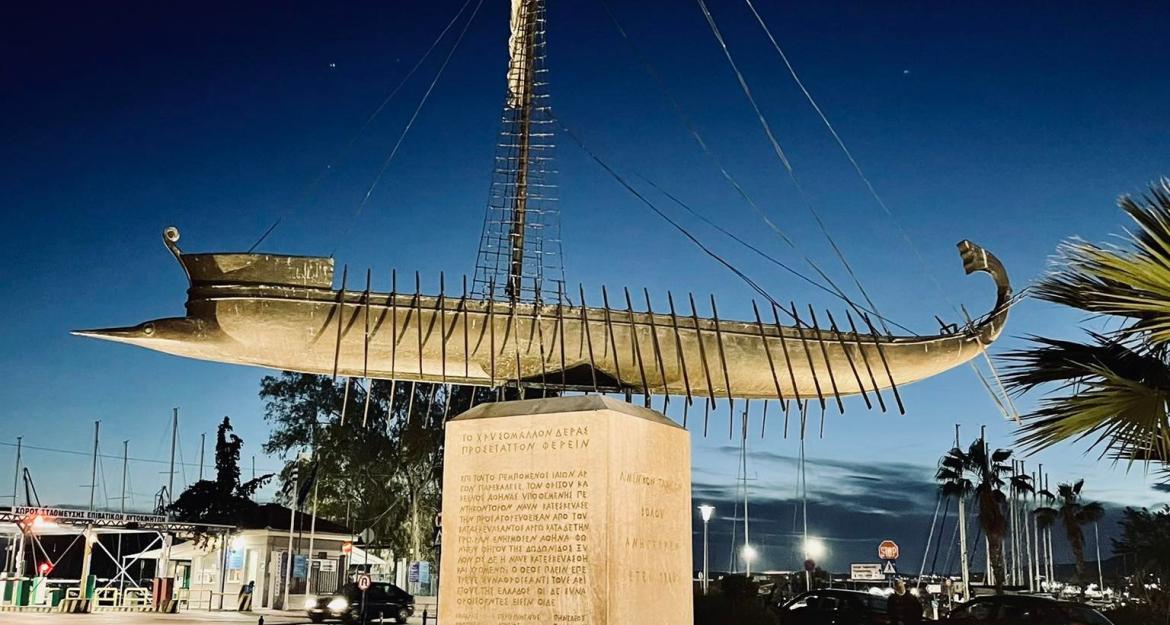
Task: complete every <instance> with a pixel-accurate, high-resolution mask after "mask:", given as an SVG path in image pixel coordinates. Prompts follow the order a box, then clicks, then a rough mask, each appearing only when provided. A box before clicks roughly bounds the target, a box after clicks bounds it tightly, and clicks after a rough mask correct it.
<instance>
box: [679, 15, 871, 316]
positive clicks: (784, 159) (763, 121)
mask: <svg viewBox="0 0 1170 625" xmlns="http://www.w3.org/2000/svg"><path fill="white" fill-rule="evenodd" d="M695 1H696V2H698V4H699V8H700V9H702V11H703V17H705V18H706V19H707V24H708V25H709V26H710V27H711V33H712V34H713V35H715V40H716V41H718V43H719V47H720V49H722V50H723V56H724V57H725V58H726V59H727V62H728V64H729V65H730V66H731V69H732V71H733V72H734V73H735V77H736V79H737V80H738V81H739V86H740V89H741V90H742V91H743V94H744V96H745V97H746V98H747V100H748V102H749V103H750V104H751V106H752V109H753V110H754V111H755V113H756V118H757V119H758V120H759V122H760V128H761V129H763V131H764V134H765V135H766V136H767V138H768V142H769V143H770V144H771V146H772V151H773V152H774V153H775V154H776V157H777V158H778V159H780V162H781V163H782V164H783V165H784V170H785V172H786V173H787V174H788V178H789V179H790V180H791V181H792V184H793V186H794V187H796V190H797V193H798V194H799V195H800V197H801V199H802V200H803V201H804V205H805V208H807V209H808V212H809V214H810V215H812V217H813V220H814V221H815V222H816V224H817V228H819V229H820V231H821V234H823V235H824V237H825V240H826V241H828V242H829V246H830V247H831V248H832V249H833V252H834V254H836V255H837V259H838V260H840V261H841V265H842V266H843V267H844V268H845V271H846V272H847V273H848V274H849V277H850V278H852V279H853V283H854V285H856V286H857V290H858V291H860V292H861V296H862V298H864V299H865V302H866V303H867V304H869V307H870V308H873V309H875V310H876V309H877V306H876V305H875V304H874V303H873V300H872V299H871V298H870V296H869V293H868V292H867V291H866V290H865V287H864V286H862V284H861V280H860V279H859V278H858V277H857V274H856V273H855V272H854V271H853V267H852V265H850V264H849V261H848V259H846V258H845V254H844V252H842V251H841V248H840V247H839V246H838V245H837V242H836V240H834V239H833V237H832V235H831V234H829V229H828V227H826V226H825V222H824V220H822V219H821V215H820V213H818V212H817V210H816V208H815V207H814V206H813V203H812V199H811V198H810V197H809V195H808V192H807V191H805V189H804V186H803V185H801V183H800V180H799V179H798V178H797V177H796V172H795V171H794V170H793V168H792V163H791V162H790V161H789V159H788V155H787V154H785V152H784V149H783V148H781V147H780V142H779V141H778V140H777V139H776V135H775V133H773V132H772V127H771V125H769V124H768V120H767V118H766V117H765V116H764V113H763V111H762V110H761V109H760V106H759V104H757V103H756V98H755V96H753V95H752V90H751V87H749V86H748V83H747V79H745V78H744V76H743V72H741V71H740V70H739V66H738V65H737V64H736V62H735V58H734V57H733V56H732V55H731V50H730V49H729V48H728V47H727V42H726V41H725V40H724V38H723V33H722V32H720V30H719V26H718V25H717V24H716V23H715V17H714V16H713V15H711V11H710V9H708V8H707V3H706V2H705V1H704V0H695ZM769 224H770V222H769ZM785 240H788V239H787V237H785ZM788 242H789V245H791V244H792V243H791V241H788ZM880 321H881V320H880V319H879V322H880ZM882 328H883V329H884V330H885V331H886V333H887V334H889V332H890V330H889V328H888V327H886V325H885V323H884V322H882Z"/></svg>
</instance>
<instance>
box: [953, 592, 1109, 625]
mask: <svg viewBox="0 0 1170 625" xmlns="http://www.w3.org/2000/svg"><path fill="white" fill-rule="evenodd" d="M946 622H947V623H955V624H956V625H959V624H961V625H979V624H983V623H986V624H988V625H991V624H995V625H1113V624H1112V623H1111V622H1109V619H1107V618H1105V616H1104V615H1103V614H1101V613H1100V612H1098V611H1096V610H1094V609H1093V608H1090V607H1089V606H1087V605H1084V604H1080V603H1072V602H1070V601H1056V600H1054V599H1048V598H1045V597H1029V596H1025V595H999V596H996V597H979V598H978V599H973V600H971V601H969V602H967V603H964V604H963V605H960V606H958V607H956V608H955V609H954V610H951V613H950V615H949V616H947V619H946Z"/></svg>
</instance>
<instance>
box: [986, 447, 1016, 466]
mask: <svg viewBox="0 0 1170 625" xmlns="http://www.w3.org/2000/svg"><path fill="white" fill-rule="evenodd" d="M1011 457H1012V450H1010V449H997V450H995V451H994V452H993V453H992V454H991V461H992V462H994V463H997V464H998V463H1002V462H1003V461H1005V460H1007V459H1008V458H1011Z"/></svg>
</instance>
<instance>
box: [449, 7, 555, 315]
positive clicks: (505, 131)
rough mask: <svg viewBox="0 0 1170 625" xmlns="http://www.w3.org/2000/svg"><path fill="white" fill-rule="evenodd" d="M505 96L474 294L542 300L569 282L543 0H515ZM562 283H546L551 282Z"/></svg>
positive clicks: (478, 295) (473, 286) (477, 263)
mask: <svg viewBox="0 0 1170 625" xmlns="http://www.w3.org/2000/svg"><path fill="white" fill-rule="evenodd" d="M508 45H509V48H510V53H511V60H510V62H509V64H508V76H507V82H508V96H507V98H506V100H505V102H504V113H503V123H502V126H501V128H500V140H499V145H498V146H497V148H496V155H495V163H494V166H493V168H492V185H491V192H490V193H489V197H488V205H487V211H486V213H485V215H484V225H483V232H482V234H481V236H480V246H479V254H478V258H477V261H476V267H475V278H474V280H473V283H472V294H473V295H475V296H476V297H481V298H482V297H488V296H489V295H490V294H489V292H488V291H489V288H488V287H489V285H491V284H493V283H494V284H496V285H504V294H505V295H506V296H507V297H508V299H509V300H510V301H512V302H516V301H521V300H524V301H536V300H537V299H539V297H540V293H541V292H542V291H543V292H545V293H556V292H559V288H557V287H558V286H561V285H563V283H564V267H563V264H562V262H561V254H560V247H561V241H560V212H559V209H558V208H557V198H556V185H555V183H554V181H553V175H554V174H555V173H556V171H555V168H554V166H553V148H554V147H555V146H554V143H553V124H554V123H555V120H554V119H553V116H552V109H551V107H550V106H549V98H548V93H547V87H548V83H547V74H548V70H547V68H546V67H545V4H544V0H519V1H517V2H513V13H512V36H511V37H510V38H509V42H508ZM546 279H548V280H551V281H552V282H554V283H555V285H556V286H552V287H551V288H550V286H547V285H545V284H544V282H545V280H546Z"/></svg>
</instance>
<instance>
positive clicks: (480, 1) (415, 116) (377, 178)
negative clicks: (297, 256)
mask: <svg viewBox="0 0 1170 625" xmlns="http://www.w3.org/2000/svg"><path fill="white" fill-rule="evenodd" d="M482 6H483V0H478V2H476V4H475V8H474V9H472V11H471V16H470V17H468V18H467V21H466V22H464V24H463V29H462V30H460V31H459V36H458V37H456V38H455V43H453V44H452V45H451V49H450V50H449V51H448V52H447V56H446V57H445V58H444V59H443V63H442V65H440V66H439V70H438V71H437V72H435V77H434V78H433V79H432V80H431V83H430V84H429V85H428V86H427V90H426V91H425V92H424V93H423V96H422V98H420V99H419V101H418V105H417V106H415V107H414V113H412V114H411V116H410V119H409V120H408V121H407V122H406V126H404V127H403V128H402V133H401V134H399V135H398V140H397V141H395V142H394V147H393V148H391V150H390V154H389V155H387V156H386V160H385V161H383V162H382V167H381V168H380V169H379V170H378V175H377V176H375V177H374V181H373V182H372V183H370V187H369V188H368V189H366V193H365V195H364V196H362V201H361V202H359V203H358V206H357V209H356V210H355V211H354V214H353V217H351V218H350V220H349V224H348V225H347V226H346V228H345V231H344V232H343V233H342V235H341V238H340V240H338V242H337V246H335V247H334V248H333V251H332V252H330V253H329V256H330V257H332V256H333V255H334V254H336V253H337V248H338V247H340V246H341V243H342V242H343V241H344V240H345V238H346V237H347V236H349V233H350V231H352V230H353V226H354V224H355V223H356V222H357V218H358V217H359V216H360V215H361V213H362V209H364V208H365V207H366V204H367V203H369V201H370V197H371V196H372V195H373V194H374V189H375V188H377V186H378V183H379V182H381V181H382V176H383V175H385V173H386V170H387V169H388V168H389V167H390V163H392V162H393V161H394V157H396V156H398V149H399V148H401V147H402V142H403V141H405V140H406V135H408V134H410V130H411V128H413V127H414V122H415V120H416V119H418V115H419V113H421V112H422V109H423V106H425V105H426V103H427V100H428V99H430V97H431V92H433V91H434V90H435V85H437V84H438V83H439V79H440V78H442V77H443V72H444V71H446V69H447V65H448V64H450V62H451V57H453V56H455V51H456V50H458V49H459V44H461V43H463V38H464V36H465V35H467V30H468V29H469V28H470V27H471V24H472V22H474V21H475V16H476V15H478V14H479V9H480V7H482Z"/></svg>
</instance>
